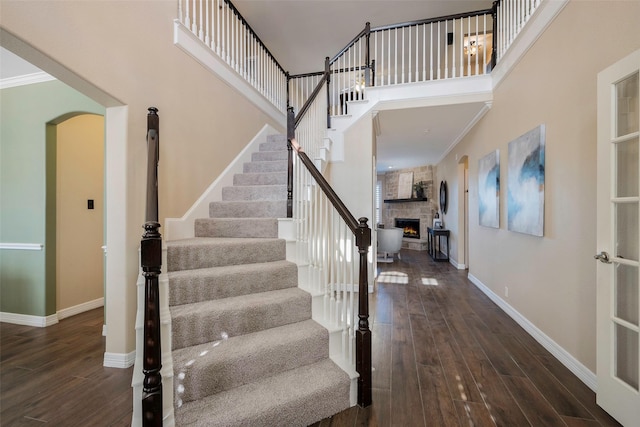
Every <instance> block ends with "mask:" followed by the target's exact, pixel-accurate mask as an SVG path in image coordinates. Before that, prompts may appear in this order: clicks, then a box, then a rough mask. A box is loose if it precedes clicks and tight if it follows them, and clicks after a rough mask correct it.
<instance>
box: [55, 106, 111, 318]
mask: <svg viewBox="0 0 640 427" xmlns="http://www.w3.org/2000/svg"><path fill="white" fill-rule="evenodd" d="M50 125H51V126H55V140H54V141H47V143H55V150H49V152H50V153H52V154H51V155H53V154H54V153H55V157H56V158H55V159H50V160H49V161H50V162H51V163H50V164H53V163H54V162H55V165H56V166H55V171H56V172H55V177H53V176H51V177H50V178H51V179H55V200H56V209H55V229H56V267H55V271H56V273H55V278H56V280H55V283H56V311H57V313H58V318H60V319H63V318H65V317H69V316H73V315H75V314H78V313H81V312H83V311H87V310H91V309H93V308H96V307H100V306H102V305H104V256H103V250H102V247H103V246H104V210H105V209H104V208H105V206H104V117H103V116H100V115H96V114H82V113H72V114H67V115H65V116H63V117H61V118H58V119H56V120H54V121H53V122H52V123H51V124H50ZM50 135H53V132H50ZM52 175H53V174H52Z"/></svg>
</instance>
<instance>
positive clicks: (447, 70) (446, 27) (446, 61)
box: [444, 21, 449, 79]
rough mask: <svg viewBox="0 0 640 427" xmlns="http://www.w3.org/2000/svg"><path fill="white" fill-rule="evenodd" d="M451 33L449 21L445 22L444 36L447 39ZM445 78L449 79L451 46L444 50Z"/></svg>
mask: <svg viewBox="0 0 640 427" xmlns="http://www.w3.org/2000/svg"><path fill="white" fill-rule="evenodd" d="M448 33H449V21H444V34H445V39H446V38H447V37H449V36H448V35H447V34H448ZM445 43H446V40H445ZM444 78H445V79H447V78H449V45H447V47H445V48H444Z"/></svg>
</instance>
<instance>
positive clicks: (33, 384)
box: [0, 308, 133, 427]
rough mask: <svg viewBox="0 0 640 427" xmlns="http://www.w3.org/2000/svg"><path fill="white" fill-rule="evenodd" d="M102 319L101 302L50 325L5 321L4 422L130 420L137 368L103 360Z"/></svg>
mask: <svg viewBox="0 0 640 427" xmlns="http://www.w3.org/2000/svg"><path fill="white" fill-rule="evenodd" d="M102 324H103V309H102V308H99V309H95V310H91V311H88V312H85V313H81V314H78V315H76V316H73V317H70V318H67V319H64V320H62V321H61V322H60V323H58V324H56V325H53V326H49V327H47V328H35V327H29V326H20V325H12V324H9V323H0V425H2V426H38V425H44V424H45V423H46V425H49V426H63V427H67V426H129V425H131V416H132V406H133V405H132V399H133V390H132V388H131V378H132V375H133V368H128V369H118V368H105V367H103V366H102V362H103V358H104V337H103V336H102Z"/></svg>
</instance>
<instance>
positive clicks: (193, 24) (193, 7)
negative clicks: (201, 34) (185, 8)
mask: <svg viewBox="0 0 640 427" xmlns="http://www.w3.org/2000/svg"><path fill="white" fill-rule="evenodd" d="M196 1H197V0H192V1H191V15H192V19H191V32H192V33H193V34H197V33H198V24H197V23H196Z"/></svg>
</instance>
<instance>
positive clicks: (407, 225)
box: [395, 218, 420, 239]
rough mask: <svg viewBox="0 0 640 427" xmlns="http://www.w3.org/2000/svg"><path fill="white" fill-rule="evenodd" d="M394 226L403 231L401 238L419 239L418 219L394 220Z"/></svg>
mask: <svg viewBox="0 0 640 427" xmlns="http://www.w3.org/2000/svg"><path fill="white" fill-rule="evenodd" d="M395 225H396V227H398V228H402V229H403V230H404V234H403V237H409V238H411V239H419V238H420V219H419V218H396V219H395Z"/></svg>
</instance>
